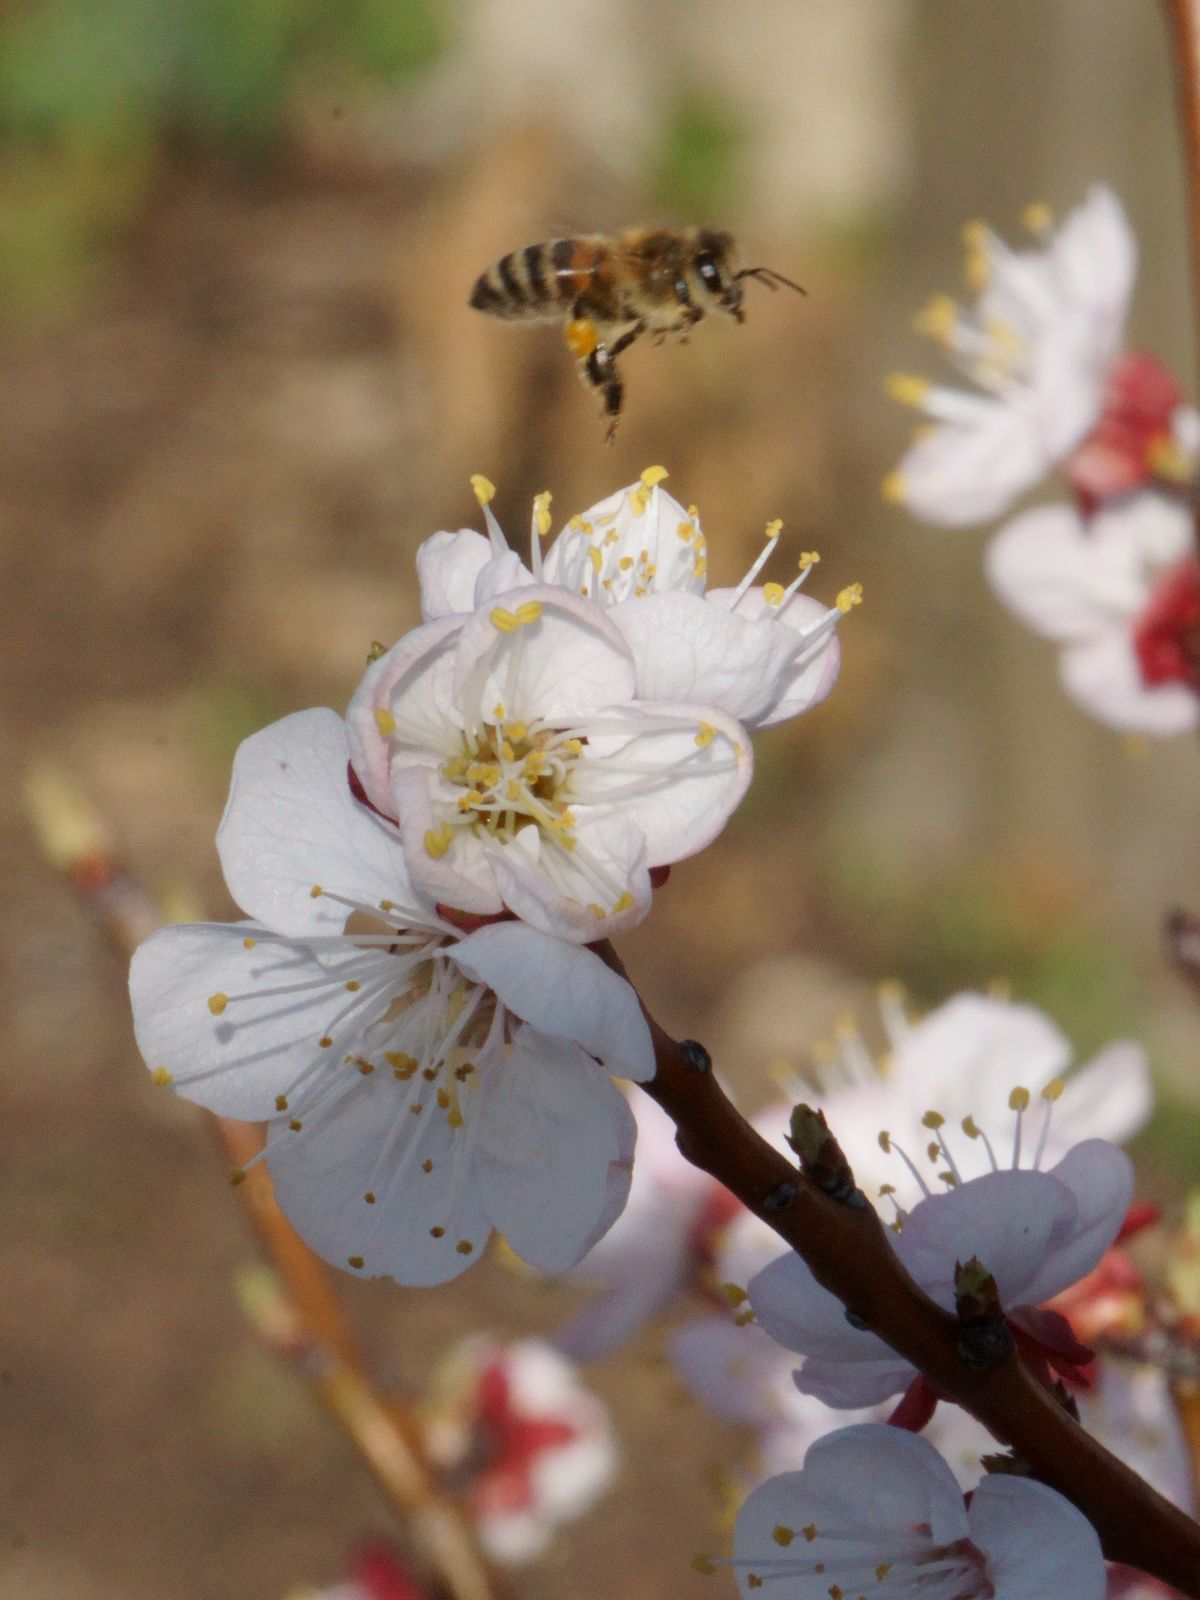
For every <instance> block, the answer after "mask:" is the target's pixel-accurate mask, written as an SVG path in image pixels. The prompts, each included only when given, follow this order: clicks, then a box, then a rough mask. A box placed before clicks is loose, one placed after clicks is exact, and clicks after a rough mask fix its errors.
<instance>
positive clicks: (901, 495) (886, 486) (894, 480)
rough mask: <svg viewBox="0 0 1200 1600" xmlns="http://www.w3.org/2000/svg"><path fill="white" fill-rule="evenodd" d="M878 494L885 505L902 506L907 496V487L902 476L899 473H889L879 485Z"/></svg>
mask: <svg viewBox="0 0 1200 1600" xmlns="http://www.w3.org/2000/svg"><path fill="white" fill-rule="evenodd" d="M879 493H880V496H881V497H882V499H883V500H884V502H885V504H887V505H889V506H901V505H903V504H904V501H905V499H906V498H907V496H908V485H907V484H906V482H905V481H904V474H903V473H902V472H899V471H897V472H889V473H888V475H887V477H886V478H885V479H884V480H883V482H882V483H881V484H880V485H879Z"/></svg>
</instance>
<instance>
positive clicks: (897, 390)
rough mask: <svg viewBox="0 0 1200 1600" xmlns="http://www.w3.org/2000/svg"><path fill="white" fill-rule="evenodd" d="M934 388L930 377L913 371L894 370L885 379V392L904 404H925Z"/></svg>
mask: <svg viewBox="0 0 1200 1600" xmlns="http://www.w3.org/2000/svg"><path fill="white" fill-rule="evenodd" d="M932 388H933V385H932V384H931V383H930V381H929V379H928V378H918V377H917V375H916V374H915V373H912V372H893V373H890V374H889V376H888V377H886V378H885V379H884V380H883V390H884V393H885V394H887V395H889V396H890V397H891V399H893V400H898V401H899V402H900V404H901V405H902V406H918V407H920V406H923V405H924V404H925V401H926V399H927V397H928V395H929V391H930V390H931V389H932Z"/></svg>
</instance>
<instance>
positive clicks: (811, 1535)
mask: <svg viewBox="0 0 1200 1600" xmlns="http://www.w3.org/2000/svg"><path fill="white" fill-rule="evenodd" d="M800 1532H801V1533H802V1534H803V1535H804V1537H805V1538H806V1539H807V1540H808V1542H809V1544H811V1543H812V1542H813V1540H814V1539H815V1538H816V1537H817V1525H816V1523H815V1522H810V1523H809V1524H808V1526H807V1527H804V1528H801V1529H800Z"/></svg>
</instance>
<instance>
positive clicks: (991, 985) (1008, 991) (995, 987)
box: [987, 978, 1012, 1000]
mask: <svg viewBox="0 0 1200 1600" xmlns="http://www.w3.org/2000/svg"><path fill="white" fill-rule="evenodd" d="M987 996H988V999H989V1000H1011V999H1012V984H1011V983H1009V981H1008V979H1007V978H991V979H989V981H988V986H987Z"/></svg>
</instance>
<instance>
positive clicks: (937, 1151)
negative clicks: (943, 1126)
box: [925, 1140, 942, 1161]
mask: <svg viewBox="0 0 1200 1600" xmlns="http://www.w3.org/2000/svg"><path fill="white" fill-rule="evenodd" d="M941 1153H942V1147H941V1145H940V1144H935V1143H934V1142H933V1141H932V1140H930V1142H929V1143H928V1144H927V1145H926V1146H925V1154H926V1155H927V1156H928V1157H929V1159H930V1161H936V1160H937V1158H938V1157H939V1156H940V1155H941Z"/></svg>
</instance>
